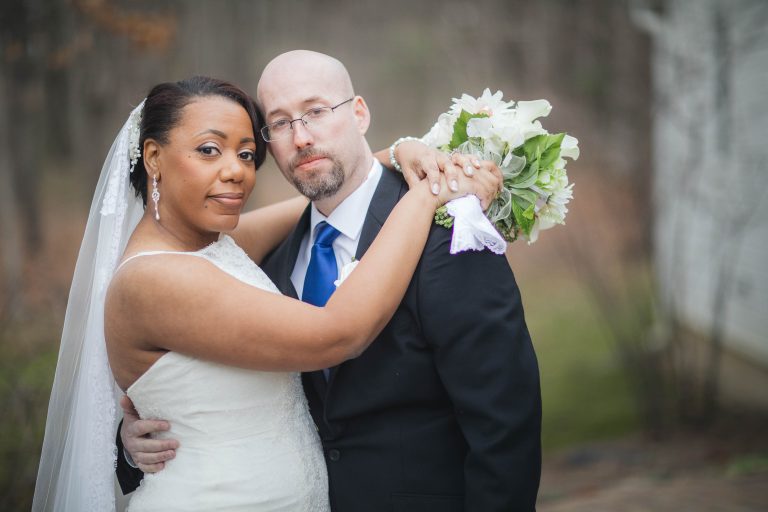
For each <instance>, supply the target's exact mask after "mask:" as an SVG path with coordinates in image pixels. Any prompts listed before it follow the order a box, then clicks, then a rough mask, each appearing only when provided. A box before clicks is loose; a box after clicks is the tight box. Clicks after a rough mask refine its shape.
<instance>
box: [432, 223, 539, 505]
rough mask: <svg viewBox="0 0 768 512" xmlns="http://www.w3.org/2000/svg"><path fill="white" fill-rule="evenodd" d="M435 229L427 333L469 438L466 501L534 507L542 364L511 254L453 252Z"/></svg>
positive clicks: (445, 237) (446, 236)
mask: <svg viewBox="0 0 768 512" xmlns="http://www.w3.org/2000/svg"><path fill="white" fill-rule="evenodd" d="M450 236H451V231H450V230H446V229H443V228H434V229H433V233H432V235H431V236H430V241H429V243H428V244H427V249H426V250H425V253H424V259H423V260H422V267H421V270H420V272H419V281H418V287H419V295H420V296H419V308H420V317H421V321H422V327H423V329H424V334H425V336H426V338H427V339H428V341H429V342H430V343H431V344H432V345H433V346H434V350H435V364H436V366H437V369H438V372H439V374H440V377H441V379H442V381H443V383H444V386H445V388H446V390H447V391H448V394H449V395H450V398H451V400H452V402H453V405H454V410H455V411H456V415H457V421H458V422H459V425H460V428H461V430H462V433H463V435H464V438H465V440H466V442H467V446H468V454H467V457H466V459H465V462H464V475H465V489H464V495H465V509H466V510H468V511H469V510H482V511H485V512H494V511H502V510H503V511H506V512H509V511H519V512H530V511H533V510H535V502H536V495H537V492H538V486H539V476H540V469H541V396H540V389H539V372H538V364H537V362H536V356H535V354H534V351H533V346H532V344H531V339H530V336H529V334H528V328H527V327H526V324H525V319H524V316H523V307H522V302H521V297H520V291H519V289H518V287H517V284H516V282H515V278H514V276H513V274H512V271H511V269H510V267H509V264H508V262H507V260H506V258H505V257H504V256H499V255H495V254H493V253H491V252H490V251H488V250H485V251H482V252H472V251H470V252H465V253H460V254H457V255H451V254H449V246H450Z"/></svg>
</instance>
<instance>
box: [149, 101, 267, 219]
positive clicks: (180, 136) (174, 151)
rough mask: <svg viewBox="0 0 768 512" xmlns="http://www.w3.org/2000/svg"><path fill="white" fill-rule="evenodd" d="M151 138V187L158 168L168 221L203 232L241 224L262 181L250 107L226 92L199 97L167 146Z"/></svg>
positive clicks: (185, 112) (172, 132)
mask: <svg viewBox="0 0 768 512" xmlns="http://www.w3.org/2000/svg"><path fill="white" fill-rule="evenodd" d="M148 142H149V144H148V145H145V154H146V155H147V157H146V161H147V163H149V164H150V165H149V168H148V171H149V187H150V192H151V186H152V185H151V183H152V174H153V172H157V175H158V189H159V191H160V201H159V209H160V218H161V223H162V224H164V225H169V223H174V224H176V223H183V224H185V226H184V227H185V228H188V229H192V230H194V231H197V232H200V233H211V232H221V231H231V230H233V229H234V228H235V227H236V226H237V223H238V220H239V218H240V211H241V210H242V207H243V205H245V203H246V201H247V200H248V196H249V195H250V193H251V190H252V189H253V185H254V183H255V180H256V165H255V163H254V156H255V153H256V143H255V139H254V133H253V126H252V125H251V120H250V118H249V117H248V113H247V112H246V111H245V109H243V108H242V107H241V106H240V105H238V104H237V103H235V102H234V101H231V100H229V99H227V98H223V97H221V96H207V97H202V98H199V99H196V100H194V101H193V102H192V103H190V104H188V105H187V106H186V107H184V109H183V110H182V115H181V119H180V121H179V123H178V124H177V125H176V126H175V127H174V128H173V129H172V130H170V132H169V135H168V142H167V144H164V145H161V144H158V143H156V142H154V141H148ZM148 208H153V203H152V201H151V200H150V201H149V205H148ZM169 227H170V226H169Z"/></svg>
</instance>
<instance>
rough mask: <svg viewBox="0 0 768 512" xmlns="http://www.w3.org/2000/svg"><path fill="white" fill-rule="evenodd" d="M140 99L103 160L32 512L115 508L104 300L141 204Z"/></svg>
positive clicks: (113, 404) (113, 389)
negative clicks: (133, 183) (137, 185)
mask: <svg viewBox="0 0 768 512" xmlns="http://www.w3.org/2000/svg"><path fill="white" fill-rule="evenodd" d="M143 106H144V102H142V103H141V104H140V105H139V106H138V107H136V108H135V109H134V110H133V112H131V115H130V116H129V117H128V120H127V121H126V123H125V125H123V128H122V129H121V130H120V132H119V133H118V135H117V138H116V139H115V142H114V143H113V144H112V148H111V149H110V151H109V154H108V155H107V159H106V161H105V162H104V166H103V167H102V169H101V176H100V177H99V182H98V184H97V185H96V192H95V193H94V197H93V203H92V204H91V211H90V213H89V215H88V224H87V226H86V228H85V235H84V236H83V243H82V245H81V246H80V254H79V256H78V258H77V266H76V267H75V274H74V277H73V279H72V288H71V290H70V292H69V302H68V303H67V313H66V316H65V319H64V330H63V333H62V336H61V346H60V348H59V360H58V364H57V366H56V377H55V378H54V382H53V389H52V391H51V400H50V403H49V405H48V420H47V423H46V426H45V440H44V441H43V451H42V455H41V457H40V467H39V469H38V473H37V483H36V485H35V496H34V501H33V504H32V510H33V511H35V512H38V511H75V510H76V511H99V512H102V511H111V510H114V509H115V491H114V489H115V486H114V471H115V462H116V448H115V434H116V428H117V423H118V411H119V407H117V400H118V398H119V396H120V395H121V394H122V392H121V391H120V389H119V388H118V387H117V385H116V384H115V381H114V378H113V376H112V372H111V370H110V368H109V363H108V361H107V350H106V344H105V341H104V296H105V292H106V289H107V286H108V285H109V282H110V280H111V278H112V274H113V273H114V271H115V267H116V265H117V262H118V261H119V258H120V256H121V254H122V253H123V250H124V249H125V245H126V242H127V241H128V237H129V236H130V235H131V232H132V231H133V229H134V228H135V227H136V224H138V222H139V219H140V218H141V216H142V214H143V210H144V207H143V205H142V201H141V199H140V198H137V197H136V196H135V194H134V193H133V191H132V190H131V187H130V184H129V173H130V172H131V171H132V170H133V164H134V163H135V162H136V159H137V158H138V141H139V129H140V124H141V113H142V108H143Z"/></svg>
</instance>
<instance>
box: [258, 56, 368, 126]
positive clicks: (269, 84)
mask: <svg viewBox="0 0 768 512" xmlns="http://www.w3.org/2000/svg"><path fill="white" fill-rule="evenodd" d="M308 84H312V85H311V87H320V88H323V89H326V90H328V91H333V92H335V93H336V94H338V95H339V97H344V98H345V99H346V98H351V97H353V96H354V95H355V91H354V88H353V87H352V79H351V78H350V77H349V72H347V68H346V67H344V64H342V63H341V61H339V60H338V59H334V58H333V57H331V56H330V55H325V54H324V53H319V52H313V51H310V50H293V51H290V52H286V53H283V54H281V55H278V56H277V57H275V58H274V59H272V60H271V61H270V62H269V64H267V65H266V67H265V68H264V71H263V72H262V73H261V78H260V79H259V85H258V87H257V90H256V96H257V98H258V101H259V104H260V106H261V108H262V109H263V110H264V115H265V116H268V115H269V114H270V110H274V109H272V108H271V107H272V106H273V105H271V104H270V103H271V100H273V99H274V98H273V96H274V95H276V94H280V93H281V92H282V93H288V92H290V91H291V90H293V89H296V88H298V87H306V86H307V85H308Z"/></svg>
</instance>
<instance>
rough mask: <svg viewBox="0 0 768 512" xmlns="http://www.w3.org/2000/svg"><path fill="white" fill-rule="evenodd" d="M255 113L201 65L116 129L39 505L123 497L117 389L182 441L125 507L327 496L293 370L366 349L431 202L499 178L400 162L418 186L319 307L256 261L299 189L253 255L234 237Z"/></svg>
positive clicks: (272, 216)
mask: <svg viewBox="0 0 768 512" xmlns="http://www.w3.org/2000/svg"><path fill="white" fill-rule="evenodd" d="M334 115H343V114H341V113H336V114H334ZM261 126H262V120H261V117H260V114H259V113H258V111H257V109H256V107H255V105H254V103H253V101H252V100H251V99H250V97H249V96H248V95H247V94H246V93H244V92H243V91H242V90H240V89H239V88H237V87H236V86H234V85H232V84H229V83H226V82H223V81H219V80H215V79H210V78H203V77H198V78H194V79H189V80H184V81H181V82H176V83H168V84H160V85H158V86H156V87H154V88H153V89H152V90H151V92H150V93H149V95H148V96H147V98H146V100H145V101H144V102H143V103H142V105H139V107H137V108H136V109H135V110H134V111H133V112H132V114H131V115H130V117H129V119H128V121H127V122H126V124H125V126H124V127H123V128H122V130H121V131H120V133H119V134H118V137H117V139H116V140H115V143H114V144H113V147H112V149H111V150H110V153H109V155H108V157H107V160H106V162H105V164H104V167H103V169H102V174H101V177H100V179H99V183H98V185H97V188H96V194H95V197H94V201H93V203H92V206H91V213H90V216H89V219H88V225H87V227H86V232H85V236H84V240H83V244H82V246H81V250H80V255H79V257H78V263H77V267H76V269H75V276H74V280H73V285H72V290H71V292H70V299H69V305H68V309H67V315H66V318H65V325H64V332H63V335H62V343H61V349H60V354H59V362H58V366H57V370H56V377H55V381H54V388H53V391H52V393H51V402H50V406H49V412H48V422H47V425H46V432H45V441H44V445H43V454H42V459H41V464H40V469H39V473H38V480H37V486H36V489H35V497H34V503H33V510H78V511H81V510H98V511H104V510H114V507H115V495H114V490H113V467H114V463H115V442H114V433H115V429H116V423H117V413H116V400H115V399H116V397H118V396H119V395H120V394H122V392H123V391H125V392H126V393H127V395H128V396H129V397H130V398H131V399H132V401H133V403H134V404H135V406H136V409H137V410H138V412H139V413H140V415H141V416H142V417H143V418H164V419H168V420H171V422H172V425H173V428H174V430H173V434H172V435H173V436H174V438H175V439H178V440H180V442H181V443H182V444H183V446H184V449H183V450H180V451H179V452H178V455H177V457H176V459H174V461H173V463H172V464H168V465H167V467H166V469H165V470H164V471H162V472H160V473H157V474H148V475H147V476H146V477H145V479H144V481H143V483H142V486H141V487H140V489H139V490H137V491H136V492H135V493H134V495H133V497H132V500H131V503H130V504H129V509H130V510H132V511H144V510H171V509H174V510H214V509H225V510H255V509H257V510H272V511H288V510H317V511H328V510H329V505H328V493H327V477H326V473H325V465H324V460H323V457H322V454H321V447H320V442H319V439H318V437H317V434H316V432H315V427H314V425H313V423H312V420H311V417H310V415H309V412H308V410H307V406H306V402H305V398H304V396H303V393H302V390H301V384H300V381H299V376H298V373H297V372H299V371H310V370H317V369H321V368H327V367H330V366H333V365H336V364H338V363H340V362H342V361H344V360H346V359H349V358H351V357H355V356H356V355H358V354H360V353H361V352H362V351H363V350H364V349H365V348H366V346H367V345H368V344H369V343H370V342H371V340H372V339H373V338H374V337H375V336H376V334H377V333H378V331H379V330H380V329H381V328H382V327H383V326H384V325H385V324H386V322H387V321H388V319H389V318H390V316H391V315H392V314H393V312H394V310H395V308H396V307H397V305H398V303H399V302H400V300H401V298H402V295H403V294H404V292H405V289H406V287H407V286H408V283H409V281H410V279H411V275H412V273H413V271H414V269H415V267H416V264H417V262H418V260H419V257H420V255H421V251H422V249H423V246H424V243H425V241H426V238H427V234H428V231H429V226H430V224H431V222H432V218H433V214H434V210H435V208H436V207H438V206H439V205H441V204H443V203H444V202H446V201H447V200H449V199H452V198H454V197H458V196H460V195H463V194H467V193H479V194H483V195H487V194H488V187H486V188H483V186H482V185H481V184H480V183H481V181H482V180H469V179H467V178H464V177H463V176H459V184H460V186H459V190H458V191H457V192H451V191H450V190H449V189H448V187H446V186H443V187H441V189H442V191H441V193H440V195H438V196H436V195H433V194H432V192H431V191H430V186H429V184H428V182H427V180H422V181H419V179H418V178H417V177H416V175H415V174H407V173H406V179H407V180H408V183H409V186H410V191H409V192H408V193H407V194H406V195H405V196H404V197H403V199H402V200H401V201H400V202H399V203H398V205H397V206H396V208H395V209H394V210H393V211H392V214H391V215H390V217H389V219H388V220H387V222H386V224H385V225H384V227H383V228H382V230H381V232H380V234H379V236H378V237H377V239H376V241H375V242H374V243H373V245H372V246H371V248H370V250H369V251H368V252H367V253H366V255H365V257H364V258H362V260H361V261H360V264H359V266H358V268H357V269H356V270H355V272H353V273H352V274H351V275H350V276H349V278H348V279H347V280H345V281H344V284H343V285H342V286H339V288H338V290H337V291H336V292H335V293H334V294H333V295H332V296H331V298H330V299H329V300H328V303H327V304H326V306H325V307H322V308H319V307H315V306H312V305H309V304H306V303H303V302H300V301H297V300H294V299H291V298H288V297H284V296H282V295H280V293H279V292H278V290H277V289H276V288H275V286H274V285H273V284H272V283H271V282H270V281H269V279H268V278H267V277H266V275H265V274H264V273H263V272H262V271H261V270H260V269H259V268H258V267H257V266H256V264H255V263H254V260H255V261H256V262H258V261H260V259H261V257H263V256H264V255H266V254H267V253H268V252H269V251H270V250H271V249H272V248H274V246H276V245H277V243H278V242H279V241H280V240H281V239H282V238H284V237H285V236H286V235H287V233H288V230H289V229H290V227H291V226H292V224H293V223H294V222H295V221H296V219H297V218H298V216H299V214H300V211H301V210H302V209H303V208H304V206H305V205H306V201H305V200H304V199H295V200H291V201H287V202H283V203H279V204H277V205H274V206H272V207H267V208H264V209H261V210H259V211H257V212H254V213H251V214H250V218H249V222H254V223H259V225H261V226H262V227H261V228H260V230H259V234H260V237H259V239H258V240H254V239H252V238H251V239H249V240H248V243H249V254H248V255H246V253H245V252H243V250H242V249H240V247H239V246H238V245H237V244H236V242H235V240H233V238H231V237H230V236H228V235H226V234H223V233H229V232H232V231H233V230H234V229H235V227H236V226H237V225H238V221H239V218H240V211H241V209H242V206H243V205H244V204H245V202H246V201H247V199H248V196H249V194H250V192H251V190H252V188H253V186H254V182H255V176H256V175H255V173H256V169H257V168H258V167H259V165H261V163H262V162H263V161H264V158H265V154H266V148H265V143H264V142H263V141H262V140H261V138H260V137H258V136H257V134H258V133H259V129H260V128H261ZM148 181H149V183H148ZM486 185H487V180H486ZM148 189H149V190H148ZM148 203H149V204H148ZM145 205H146V208H145ZM249 256H250V257H249ZM105 341H106V343H105ZM115 382H116V384H117V386H118V387H116V386H115ZM169 434H170V433H169Z"/></svg>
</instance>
